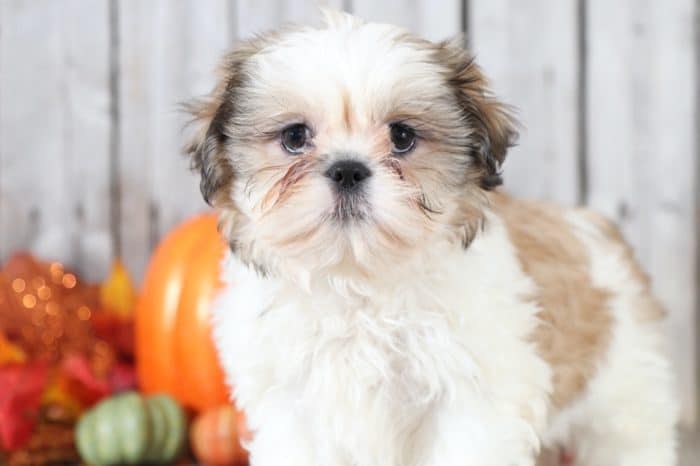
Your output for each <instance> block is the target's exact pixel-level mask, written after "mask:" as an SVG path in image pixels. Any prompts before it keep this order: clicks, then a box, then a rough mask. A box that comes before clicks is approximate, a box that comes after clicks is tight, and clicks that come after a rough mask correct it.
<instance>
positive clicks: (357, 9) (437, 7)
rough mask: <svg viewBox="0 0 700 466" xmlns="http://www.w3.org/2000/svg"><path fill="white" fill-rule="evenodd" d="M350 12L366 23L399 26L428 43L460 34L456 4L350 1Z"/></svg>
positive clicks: (451, 0)
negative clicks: (366, 21)
mask: <svg viewBox="0 0 700 466" xmlns="http://www.w3.org/2000/svg"><path fill="white" fill-rule="evenodd" d="M352 11H353V13H354V14H357V15H358V16H360V17H361V18H364V19H366V20H370V21H382V22H388V23H392V24H397V25H399V26H403V27H405V28H407V29H409V30H411V31H413V32H415V33H418V34H420V35H421V36H423V37H426V38H427V39H430V40H443V39H448V38H450V37H453V36H455V35H457V34H460V33H462V32H463V31H462V18H461V15H462V2H461V1H460V0H383V1H381V2H377V1H375V0H353V1H352Z"/></svg>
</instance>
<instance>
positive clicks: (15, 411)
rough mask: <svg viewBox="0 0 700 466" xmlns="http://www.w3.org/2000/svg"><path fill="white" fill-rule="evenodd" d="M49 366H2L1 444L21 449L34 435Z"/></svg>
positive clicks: (7, 447) (0, 374) (5, 447)
mask: <svg viewBox="0 0 700 466" xmlns="http://www.w3.org/2000/svg"><path fill="white" fill-rule="evenodd" d="M47 372H48V371H47V368H46V365H44V364H41V363H35V364H22V365H20V364H12V365H8V366H3V367H0V387H3V390H2V391H1V392H0V446H2V448H3V449H4V450H15V449H17V448H21V447H22V446H23V445H24V444H25V443H26V442H27V441H29V439H30V438H31V436H32V432H33V431H34V425H35V423H36V419H37V417H38V415H39V406H40V404H41V394H42V393H43V391H44V386H45V385H46V379H47Z"/></svg>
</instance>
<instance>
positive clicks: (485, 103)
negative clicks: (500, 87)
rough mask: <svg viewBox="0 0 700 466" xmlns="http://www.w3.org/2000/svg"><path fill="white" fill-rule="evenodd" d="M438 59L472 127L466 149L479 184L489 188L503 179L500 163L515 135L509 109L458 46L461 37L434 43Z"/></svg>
mask: <svg viewBox="0 0 700 466" xmlns="http://www.w3.org/2000/svg"><path fill="white" fill-rule="evenodd" d="M438 60H439V61H440V63H442V64H443V65H446V66H447V67H448V76H447V83H448V85H449V86H450V87H451V88H452V89H453V92H454V94H455V96H456V98H457V101H458V102H459V105H460V107H461V108H462V113H463V118H464V119H465V121H466V122H467V124H468V125H469V126H470V127H471V129H472V134H471V135H470V143H469V147H468V150H469V151H470V156H471V157H472V158H473V160H474V161H475V162H476V164H477V166H478V167H479V168H480V171H481V173H480V179H479V182H480V184H481V187H482V188H484V189H493V188H495V187H496V186H498V185H500V184H501V183H502V182H503V180H502V178H501V164H502V163H503V161H504V160H505V158H506V153H507V152H508V148H510V147H511V146H513V145H514V144H515V142H516V140H517V137H518V132H517V130H516V128H517V126H518V124H517V122H516V120H515V118H514V117H513V112H512V109H511V108H510V107H509V106H507V105H505V104H503V103H502V102H500V101H498V100H497V99H496V98H495V97H494V96H493V94H492V93H491V90H490V89H489V83H488V80H487V79H486V77H485V76H484V75H483V73H482V72H481V69H480V68H479V67H478V66H477V65H476V63H474V57H473V56H472V55H471V54H469V53H468V52H467V51H466V50H465V49H464V48H463V47H462V45H461V39H453V40H450V41H445V42H442V43H440V44H438Z"/></svg>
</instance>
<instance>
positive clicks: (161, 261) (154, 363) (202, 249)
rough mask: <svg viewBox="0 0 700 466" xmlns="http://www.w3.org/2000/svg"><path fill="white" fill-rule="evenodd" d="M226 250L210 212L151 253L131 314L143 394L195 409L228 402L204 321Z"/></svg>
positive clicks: (186, 226) (182, 227)
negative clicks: (163, 395) (170, 398)
mask: <svg viewBox="0 0 700 466" xmlns="http://www.w3.org/2000/svg"><path fill="white" fill-rule="evenodd" d="M225 249H226V246H225V244H224V242H223V240H222V239H221V238H220V236H219V234H218V232H217V229H216V218H215V216H214V215H211V214H210V215H201V216H198V217H195V218H193V219H191V220H189V221H188V222H186V223H184V224H183V225H181V226H179V227H177V228H176V229H175V230H173V231H172V232H171V233H170V234H169V235H168V236H166V238H165V239H164V240H163V241H162V242H161V244H160V245H159V246H158V248H157V250H156V252H155V253H154V255H153V257H152V259H151V262H150V265H149V267H148V271H147V273H146V278H145V280H144V284H143V289H142V291H141V297H140V300H139V302H138V305H137V308H136V315H135V326H136V328H135V331H136V362H137V372H138V378H139V381H140V384H141V388H142V390H144V392H145V393H157V392H165V393H169V394H171V395H173V396H174V397H175V398H176V399H177V400H179V401H180V402H182V403H183V404H185V405H187V406H190V407H193V408H195V409H197V410H202V409H206V408H210V407H215V406H219V405H221V404H223V403H226V402H227V400H228V396H227V389H226V387H225V385H224V381H223V375H222V371H221V368H220V366H219V362H218V360H217V357H216V353H215V350H214V346H213V343H212V341H211V336H210V325H209V313H210V306H211V302H212V299H213V297H214V294H215V292H216V290H217V288H219V287H220V282H219V278H218V277H219V263H220V262H221V260H222V258H223V257H224V251H225Z"/></svg>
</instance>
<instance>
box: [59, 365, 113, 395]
mask: <svg viewBox="0 0 700 466" xmlns="http://www.w3.org/2000/svg"><path fill="white" fill-rule="evenodd" d="M61 369H62V371H61V372H62V375H63V380H64V381H65V383H66V384H67V386H66V387H64V388H65V389H66V391H67V392H68V393H70V394H72V395H73V396H75V397H76V398H77V399H78V400H80V402H81V403H82V404H83V406H92V405H93V404H95V403H97V402H98V401H100V400H101V399H102V398H104V397H106V396H107V395H109V394H110V393H111V392H112V390H111V389H110V387H109V384H108V383H107V381H105V380H101V379H98V378H97V377H96V376H95V374H93V373H92V371H91V370H90V364H89V363H88V361H87V359H85V357H84V356H82V355H72V356H67V357H66V358H65V359H64V360H63V365H62V367H61Z"/></svg>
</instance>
